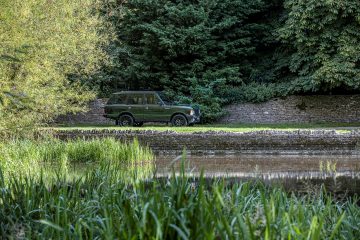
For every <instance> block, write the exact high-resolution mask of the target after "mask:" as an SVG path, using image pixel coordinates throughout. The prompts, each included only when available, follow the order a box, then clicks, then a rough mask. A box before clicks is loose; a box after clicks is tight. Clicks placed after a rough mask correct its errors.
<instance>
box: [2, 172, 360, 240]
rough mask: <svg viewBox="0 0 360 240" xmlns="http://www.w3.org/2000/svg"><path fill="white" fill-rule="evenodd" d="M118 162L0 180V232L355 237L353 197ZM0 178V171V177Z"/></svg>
mask: <svg viewBox="0 0 360 240" xmlns="http://www.w3.org/2000/svg"><path fill="white" fill-rule="evenodd" d="M119 170H120V165H115V166H114V167H111V168H105V167H104V166H103V167H101V168H99V169H93V170H92V171H90V172H88V173H87V174H86V176H84V178H83V179H82V180H81V181H80V180H74V181H72V182H66V181H64V180H63V179H62V178H61V177H58V178H56V179H54V181H53V185H51V186H50V187H49V185H48V184H47V182H46V181H45V180H44V179H43V178H41V177H40V178H31V177H29V176H25V177H11V178H10V179H9V180H8V181H6V182H5V181H4V180H0V189H1V191H0V221H1V224H0V226H1V227H0V238H1V237H2V238H4V239H5V238H11V237H13V238H16V237H17V236H23V237H26V238H29V239H360V231H359V230H360V221H359V219H360V208H359V206H358V205H357V204H358V199H357V198H349V199H347V200H346V201H341V202H340V201H336V200H334V198H333V197H332V196H331V195H329V194H327V193H326V192H325V191H320V192H318V193H317V194H313V195H306V196H300V195H296V194H294V193H287V192H285V191H283V190H282V189H281V188H274V189H272V188H268V187H265V186H264V185H262V184H259V183H256V184H255V183H250V182H244V183H237V184H232V185H229V184H226V182H225V181H223V180H221V179H220V180H219V179H217V180H216V179H214V180H213V181H211V182H209V181H205V180H204V179H203V178H200V180H199V181H194V179H192V178H188V177H186V175H185V174H181V175H180V176H179V177H175V175H174V176H173V177H171V178H170V179H163V180H159V179H156V178H154V179H152V180H150V181H146V182H144V181H138V182H136V183H134V184H130V185H129V184H126V183H124V181H121V176H118V175H117V174H116V173H117V172H118V171H119ZM0 179H1V178H0Z"/></svg>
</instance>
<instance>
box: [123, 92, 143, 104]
mask: <svg viewBox="0 0 360 240" xmlns="http://www.w3.org/2000/svg"><path fill="white" fill-rule="evenodd" d="M127 104H129V105H141V104H143V95H142V94H132V95H129V96H128V100H127Z"/></svg>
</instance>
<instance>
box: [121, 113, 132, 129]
mask: <svg viewBox="0 0 360 240" xmlns="http://www.w3.org/2000/svg"><path fill="white" fill-rule="evenodd" d="M118 123H119V125H120V126H123V127H127V126H133V125H134V118H133V117H132V116H130V115H128V114H124V115H121V116H120V117H119V120H118Z"/></svg>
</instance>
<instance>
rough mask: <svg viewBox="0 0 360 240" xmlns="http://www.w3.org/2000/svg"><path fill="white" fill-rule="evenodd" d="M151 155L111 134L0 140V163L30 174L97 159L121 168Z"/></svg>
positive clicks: (150, 159)
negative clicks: (82, 137)
mask: <svg viewBox="0 0 360 240" xmlns="http://www.w3.org/2000/svg"><path fill="white" fill-rule="evenodd" d="M153 160H154V156H153V154H152V152H151V150H150V149H149V148H147V147H142V146H140V145H139V143H138V141H137V140H134V141H133V142H130V143H120V142H119V141H116V140H115V139H114V138H105V139H92V140H86V141H85V140H82V139H76V140H70V141H60V140H57V139H53V138H50V139H48V140H39V141H34V140H13V141H7V142H1V143H0V166H1V167H2V169H3V172H4V173H5V176H6V177H7V176H9V175H14V174H15V175H24V174H30V175H32V176H35V175H38V176H39V175H40V174H41V172H42V171H44V170H45V172H46V171H49V169H52V170H54V171H56V172H57V173H59V174H62V173H66V171H67V170H68V168H69V166H71V165H75V164H79V165H78V166H79V167H81V165H82V164H85V163H99V164H103V165H105V166H113V165H121V166H122V168H124V169H131V168H137V166H138V165H143V164H145V163H152V162H153Z"/></svg>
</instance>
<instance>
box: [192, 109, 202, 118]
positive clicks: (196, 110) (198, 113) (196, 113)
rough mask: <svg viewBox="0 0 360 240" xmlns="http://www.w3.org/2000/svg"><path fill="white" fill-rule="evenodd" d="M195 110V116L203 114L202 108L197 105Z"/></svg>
mask: <svg viewBox="0 0 360 240" xmlns="http://www.w3.org/2000/svg"><path fill="white" fill-rule="evenodd" d="M194 112H195V116H198V117H199V116H200V114H201V113H200V108H199V107H195V108H194Z"/></svg>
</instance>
